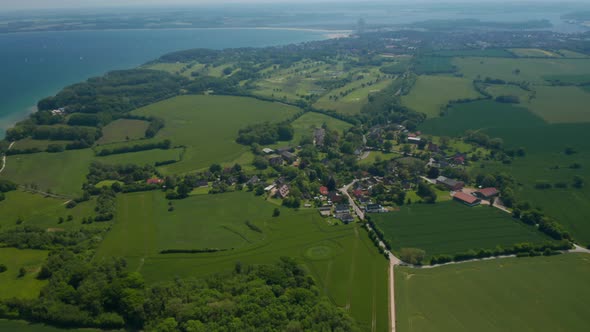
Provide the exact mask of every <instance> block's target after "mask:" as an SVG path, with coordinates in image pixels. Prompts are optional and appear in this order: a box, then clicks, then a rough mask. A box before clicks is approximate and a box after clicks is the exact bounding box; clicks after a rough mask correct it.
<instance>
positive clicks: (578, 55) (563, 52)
mask: <svg viewBox="0 0 590 332" xmlns="http://www.w3.org/2000/svg"><path fill="white" fill-rule="evenodd" d="M557 53H559V54H561V56H563V57H566V58H588V55H586V54H583V53H578V52H574V51H570V50H559V51H558V52H557Z"/></svg>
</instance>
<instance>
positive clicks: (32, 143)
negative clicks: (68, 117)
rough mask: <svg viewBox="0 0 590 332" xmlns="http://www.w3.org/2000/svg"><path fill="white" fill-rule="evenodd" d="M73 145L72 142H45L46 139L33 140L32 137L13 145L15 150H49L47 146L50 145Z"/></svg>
mask: <svg viewBox="0 0 590 332" xmlns="http://www.w3.org/2000/svg"><path fill="white" fill-rule="evenodd" d="M69 143H72V142H71V141H50V140H44V139H32V138H31V137H27V138H23V139H21V140H18V141H16V142H15V143H14V145H13V147H12V148H13V149H21V150H24V149H34V148H37V149H40V150H45V149H47V146H49V145H50V144H60V145H64V146H65V145H66V144H69Z"/></svg>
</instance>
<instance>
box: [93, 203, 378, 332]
mask: <svg viewBox="0 0 590 332" xmlns="http://www.w3.org/2000/svg"><path fill="white" fill-rule="evenodd" d="M172 204H173V206H174V211H172V212H168V211H167V209H168V205H167V204H166V200H165V199H164V198H163V194H162V193H159V192H151V193H139V194H126V195H122V196H121V197H120V198H119V206H120V210H119V211H120V212H119V215H118V216H117V219H116V221H115V225H114V226H113V228H112V230H111V232H110V233H109V234H108V235H107V237H106V238H105V241H104V242H103V243H102V245H101V247H100V248H99V250H98V254H97V258H96V259H106V258H107V257H109V256H112V255H115V256H123V257H125V258H126V259H127V260H128V262H129V263H130V265H129V266H130V268H131V269H133V270H137V271H139V272H141V273H142V274H143V275H144V277H145V278H146V280H147V281H148V282H149V283H154V282H158V281H163V280H172V279H173V278H175V277H176V276H179V277H195V278H198V277H203V276H208V275H212V274H216V273H229V272H231V271H232V270H233V268H234V265H235V264H236V262H241V263H243V264H268V263H272V262H274V261H276V259H277V258H279V257H281V256H290V257H294V258H296V259H297V260H298V261H299V262H300V263H302V264H303V265H304V266H305V268H306V269H307V270H309V272H310V273H311V274H312V276H313V277H314V279H315V280H316V282H317V284H318V287H319V288H320V289H321V290H322V291H323V292H324V294H325V295H327V296H328V297H329V298H330V299H331V300H332V301H333V302H334V303H336V304H337V305H338V306H340V307H342V308H345V309H347V310H350V312H351V314H352V316H353V317H354V318H355V319H356V320H357V321H359V322H360V323H361V325H362V326H363V328H364V330H370V329H372V328H371V326H372V325H373V324H374V326H375V329H374V330H375V331H386V330H387V329H388V324H389V323H388V311H387V308H388V304H387V267H388V263H387V261H386V260H385V258H384V257H383V256H382V255H380V254H379V253H378V251H377V249H376V248H375V246H374V245H373V243H372V242H370V240H369V238H368V236H367V235H366V231H365V230H363V229H362V228H361V227H360V226H359V225H356V224H351V225H347V226H330V225H329V224H328V223H327V222H326V220H324V219H323V218H321V217H320V215H319V213H318V212H317V211H316V210H315V209H301V210H291V209H285V208H281V215H280V217H278V218H273V217H272V211H273V210H274V208H275V207H277V205H274V204H272V203H268V202H265V201H264V199H262V198H261V197H255V196H254V195H253V194H252V193H246V192H236V193H229V194H220V195H195V196H191V197H190V198H188V199H186V200H184V201H173V203H172ZM245 220H250V221H251V222H253V223H254V224H255V225H256V226H257V227H259V228H260V230H261V233H259V232H255V231H252V230H251V229H249V228H247V227H246V226H245V223H244V222H245ZM206 246H208V247H218V248H228V247H234V248H236V249H234V250H228V251H222V252H216V253H207V254H165V255H163V254H158V251H159V250H161V249H164V248H175V247H180V248H183V247H184V248H201V247H206ZM358 285H371V286H370V287H369V288H366V287H358Z"/></svg>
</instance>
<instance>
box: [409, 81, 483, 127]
mask: <svg viewBox="0 0 590 332" xmlns="http://www.w3.org/2000/svg"><path fill="white" fill-rule="evenodd" d="M479 96H480V95H479V93H477V91H475V90H474V89H473V84H472V83H471V81H469V80H466V79H463V78H457V77H448V76H419V77H418V79H417V80H416V84H415V85H414V87H413V88H412V90H411V91H410V93H409V94H408V95H406V96H403V97H402V102H403V103H404V105H405V106H407V107H409V108H411V109H413V110H415V111H418V112H421V113H425V114H426V115H427V116H428V118H434V117H438V116H439V115H440V111H441V107H443V106H445V105H446V104H447V103H448V102H450V101H452V100H457V99H472V98H477V97H479Z"/></svg>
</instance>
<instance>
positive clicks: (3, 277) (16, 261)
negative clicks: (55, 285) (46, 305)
mask: <svg viewBox="0 0 590 332" xmlns="http://www.w3.org/2000/svg"><path fill="white" fill-rule="evenodd" d="M47 253H48V252H47V251H44V250H19V249H14V248H0V264H4V265H5V266H6V267H7V270H6V271H4V272H2V273H0V300H6V299H9V298H13V297H18V298H20V299H31V298H36V297H38V296H39V292H40V291H41V288H42V287H43V286H44V285H45V284H46V283H47V282H46V281H41V280H38V279H37V278H36V276H37V273H38V272H39V270H40V269H41V266H42V265H43V263H44V262H45V259H46V258H47ZM21 268H24V270H25V272H26V273H25V275H24V276H19V274H20V271H19V270H20V269H21ZM1 326H2V325H0V328H1Z"/></svg>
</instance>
